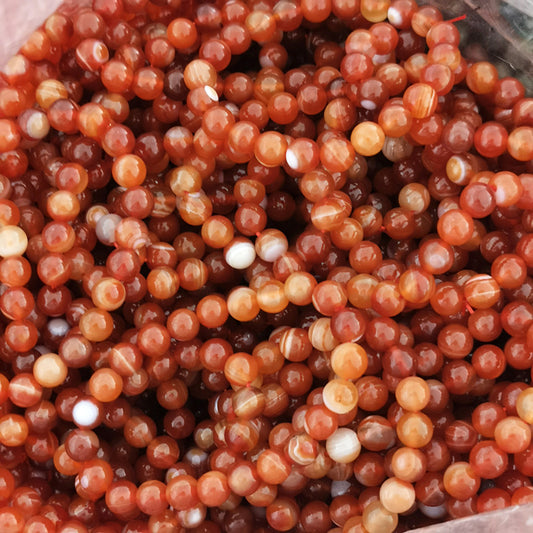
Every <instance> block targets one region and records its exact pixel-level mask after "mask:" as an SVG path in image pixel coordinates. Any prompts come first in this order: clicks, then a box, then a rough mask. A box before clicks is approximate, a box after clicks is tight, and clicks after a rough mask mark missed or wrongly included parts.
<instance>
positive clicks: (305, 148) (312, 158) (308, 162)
mask: <svg viewBox="0 0 533 533" xmlns="http://www.w3.org/2000/svg"><path fill="white" fill-rule="evenodd" d="M285 161H286V163H287V165H288V166H289V168H291V169H292V170H294V171H295V172H301V173H306V172H310V171H312V170H314V169H315V168H316V167H317V165H318V163H319V162H320V150H319V147H318V145H317V144H316V142H315V141H313V140H312V139H307V138H305V137H301V138H299V139H295V140H293V141H292V142H290V143H289V146H288V148H287V150H286V152H285Z"/></svg>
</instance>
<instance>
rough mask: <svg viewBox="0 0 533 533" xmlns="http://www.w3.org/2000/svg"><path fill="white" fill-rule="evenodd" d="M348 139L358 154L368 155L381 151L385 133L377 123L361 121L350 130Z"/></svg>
mask: <svg viewBox="0 0 533 533" xmlns="http://www.w3.org/2000/svg"><path fill="white" fill-rule="evenodd" d="M350 141H351V143H352V145H353V147H354V149H355V151H356V152H357V153H358V154H360V155H363V156H367V157H368V156H372V155H376V154H377V153H379V152H380V151H381V149H382V148H383V144H384V142H385V134H384V132H383V129H382V128H381V126H380V125H379V124H376V123H375V122H370V121H367V122H361V123H359V124H357V126H356V127H355V128H354V129H353V130H352V133H351V137H350Z"/></svg>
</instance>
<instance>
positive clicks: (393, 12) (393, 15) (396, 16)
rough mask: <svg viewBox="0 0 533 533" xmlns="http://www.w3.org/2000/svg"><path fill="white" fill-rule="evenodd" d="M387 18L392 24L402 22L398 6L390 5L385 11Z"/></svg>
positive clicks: (396, 24) (397, 24) (395, 24)
mask: <svg viewBox="0 0 533 533" xmlns="http://www.w3.org/2000/svg"><path fill="white" fill-rule="evenodd" d="M387 18H388V19H389V22H390V23H391V24H392V25H393V26H399V25H400V24H401V23H402V22H403V17H402V15H401V13H400V11H399V10H398V8H396V7H394V6H391V7H389V9H388V11H387Z"/></svg>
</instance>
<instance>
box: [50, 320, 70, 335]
mask: <svg viewBox="0 0 533 533" xmlns="http://www.w3.org/2000/svg"><path fill="white" fill-rule="evenodd" d="M69 329H70V325H69V323H68V322H67V321H66V320H65V319H64V318H53V319H52V320H50V321H49V322H48V331H49V332H50V333H51V334H52V335H53V336H54V337H64V336H65V335H66V334H67V332H68V330H69Z"/></svg>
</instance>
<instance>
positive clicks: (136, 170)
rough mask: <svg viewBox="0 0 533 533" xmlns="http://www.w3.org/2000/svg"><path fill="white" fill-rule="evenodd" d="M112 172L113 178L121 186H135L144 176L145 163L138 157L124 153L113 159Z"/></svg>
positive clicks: (140, 182) (139, 183) (141, 181)
mask: <svg viewBox="0 0 533 533" xmlns="http://www.w3.org/2000/svg"><path fill="white" fill-rule="evenodd" d="M112 172H113V178H114V180H115V181H116V182H117V183H118V184H119V185H121V186H122V187H126V188H130V187H137V186H139V185H141V184H142V183H143V181H144V179H145V178H146V165H145V163H144V161H143V160H142V159H141V158H140V157H138V156H136V155H133V154H125V155H121V156H120V157H118V158H116V159H115V161H114V162H113V167H112Z"/></svg>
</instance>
